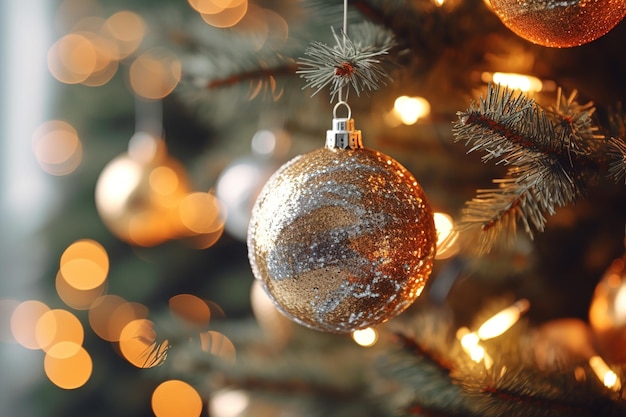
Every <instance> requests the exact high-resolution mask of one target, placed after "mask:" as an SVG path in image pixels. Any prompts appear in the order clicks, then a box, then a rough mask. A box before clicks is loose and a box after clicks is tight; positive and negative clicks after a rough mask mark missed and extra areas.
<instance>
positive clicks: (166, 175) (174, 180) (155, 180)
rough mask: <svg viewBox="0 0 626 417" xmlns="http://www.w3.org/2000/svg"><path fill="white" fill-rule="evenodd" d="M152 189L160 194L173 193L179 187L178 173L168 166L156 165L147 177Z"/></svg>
mask: <svg viewBox="0 0 626 417" xmlns="http://www.w3.org/2000/svg"><path fill="white" fill-rule="evenodd" d="M148 181H149V182H150V186H151V187H152V189H153V190H154V191H155V192H157V193H158V194H161V195H165V196H166V195H170V194H173V193H174V192H175V191H176V190H177V189H178V187H179V183H180V181H179V179H178V174H177V173H176V171H174V170H173V169H172V168H170V167H168V166H159V167H156V168H154V169H153V170H152V172H150V175H149V177H148Z"/></svg>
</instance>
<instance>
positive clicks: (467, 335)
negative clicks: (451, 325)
mask: <svg viewBox="0 0 626 417" xmlns="http://www.w3.org/2000/svg"><path fill="white" fill-rule="evenodd" d="M456 337H457V339H458V340H459V342H460V343H461V347H462V348H463V350H464V351H465V353H467V354H468V356H469V357H470V359H472V360H473V361H474V362H476V363H480V362H483V363H484V365H485V368H486V369H490V368H491V366H492V365H493V359H492V358H491V356H489V354H488V353H487V351H486V350H485V348H484V347H483V346H481V344H480V338H479V337H478V335H477V334H476V333H475V332H471V331H470V330H469V329H468V328H467V327H461V328H460V329H459V330H458V331H457V333H456Z"/></svg>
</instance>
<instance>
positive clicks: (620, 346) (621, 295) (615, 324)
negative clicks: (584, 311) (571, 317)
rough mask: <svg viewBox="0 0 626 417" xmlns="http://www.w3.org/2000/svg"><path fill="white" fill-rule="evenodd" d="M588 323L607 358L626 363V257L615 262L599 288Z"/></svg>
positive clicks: (597, 288) (593, 299)
mask: <svg viewBox="0 0 626 417" xmlns="http://www.w3.org/2000/svg"><path fill="white" fill-rule="evenodd" d="M589 322H590V324H591V328H592V330H593V334H594V337H595V340H596V343H597V345H598V349H599V350H600V351H601V352H602V353H603V355H604V356H605V357H606V359H607V360H608V361H610V362H612V363H621V364H626V255H624V256H623V257H622V258H618V259H615V260H614V261H613V263H612V264H611V265H610V266H609V268H608V269H607V271H606V272H605V274H604V276H603V277H602V280H601V281H600V282H599V283H598V285H597V286H596V289H595V291H594V294H593V298H592V301H591V306H590V308H589Z"/></svg>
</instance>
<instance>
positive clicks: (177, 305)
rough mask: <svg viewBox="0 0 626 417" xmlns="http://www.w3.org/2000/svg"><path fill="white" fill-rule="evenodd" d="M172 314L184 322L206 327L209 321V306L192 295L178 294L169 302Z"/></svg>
mask: <svg viewBox="0 0 626 417" xmlns="http://www.w3.org/2000/svg"><path fill="white" fill-rule="evenodd" d="M169 307H170V311H171V312H172V314H174V315H175V316H177V317H179V318H181V319H183V320H184V321H185V322H187V323H189V324H193V325H198V326H206V325H207V324H209V321H210V320H211V309H210V308H209V305H208V304H207V303H206V302H205V301H204V300H202V299H201V298H199V297H196V296H195V295H192V294H178V295H175V296H174V297H172V298H170V300H169Z"/></svg>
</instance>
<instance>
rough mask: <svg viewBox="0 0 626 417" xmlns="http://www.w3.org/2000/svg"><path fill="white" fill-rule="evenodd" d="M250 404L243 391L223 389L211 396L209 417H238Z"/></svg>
mask: <svg viewBox="0 0 626 417" xmlns="http://www.w3.org/2000/svg"><path fill="white" fill-rule="evenodd" d="M249 404H250V397H249V396H248V393H246V392H245V391H243V390H231V389H223V390H220V391H216V392H214V393H213V394H212V395H211V398H210V401H209V415H210V416H214V417H239V416H240V415H241V414H242V413H243V412H244V411H245V410H246V408H248V405H249Z"/></svg>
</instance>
